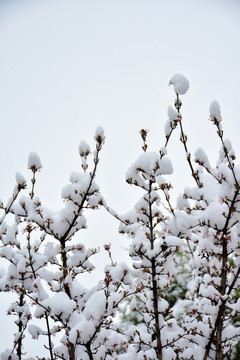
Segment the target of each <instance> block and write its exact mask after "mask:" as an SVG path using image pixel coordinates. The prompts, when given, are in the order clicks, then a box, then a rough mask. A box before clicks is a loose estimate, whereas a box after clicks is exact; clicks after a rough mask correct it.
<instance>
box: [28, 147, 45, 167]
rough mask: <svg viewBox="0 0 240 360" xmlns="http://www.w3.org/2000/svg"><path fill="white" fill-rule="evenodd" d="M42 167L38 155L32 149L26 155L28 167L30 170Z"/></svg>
mask: <svg viewBox="0 0 240 360" xmlns="http://www.w3.org/2000/svg"><path fill="white" fill-rule="evenodd" d="M41 168H42V163H41V160H40V157H39V155H38V154H37V153H36V152H34V151H32V152H31V153H30V154H29V156H28V169H31V170H32V171H37V170H40V169H41Z"/></svg>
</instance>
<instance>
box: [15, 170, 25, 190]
mask: <svg viewBox="0 0 240 360" xmlns="http://www.w3.org/2000/svg"><path fill="white" fill-rule="evenodd" d="M15 178H16V182H17V185H19V186H21V187H22V188H24V187H25V186H26V184H27V182H26V180H25V178H24V176H23V175H22V174H20V172H17V173H16V175H15Z"/></svg>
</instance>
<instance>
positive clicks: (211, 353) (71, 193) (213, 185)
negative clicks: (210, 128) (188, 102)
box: [0, 74, 240, 360]
mask: <svg viewBox="0 0 240 360" xmlns="http://www.w3.org/2000/svg"><path fill="white" fill-rule="evenodd" d="M169 84H170V85H173V87H174V90H175V93H176V100H175V103H174V107H169V109H168V117H169V119H168V121H167V123H166V125H165V135H166V141H165V144H163V147H161V148H160V149H159V150H158V152H150V151H148V144H147V133H148V131H147V130H145V129H142V130H141V131H140V134H141V137H142V140H143V146H142V150H143V152H142V154H141V155H139V157H138V158H137V159H136V161H135V162H134V163H133V164H132V165H131V166H130V167H129V169H128V171H127V175H126V181H127V183H128V184H130V185H132V186H137V187H138V188H140V189H141V190H142V196H141V198H140V199H139V201H138V202H137V203H136V205H135V206H134V207H133V209H132V210H130V211H128V212H127V213H126V214H125V215H119V214H118V213H117V212H116V211H114V210H113V209H111V208H110V207H109V206H108V205H107V202H106V201H105V199H104V198H103V196H102V194H101V192H100V189H99V187H98V185H97V183H96V181H95V177H96V172H97V166H98V163H99V153H100V151H101V149H102V146H103V144H104V142H105V136H104V131H103V129H102V128H100V127H99V128H98V129H97V130H96V133H95V136H94V138H95V143H96V148H95V149H94V151H91V149H90V147H89V145H88V144H87V143H86V142H85V141H82V142H81V143H80V146H79V154H80V157H81V161H82V172H81V173H72V174H71V176H70V181H69V184H67V185H66V186H65V187H64V188H63V190H62V198H63V208H62V209H61V210H59V211H52V210H50V209H48V208H47V207H46V206H44V205H43V204H42V202H41V200H40V199H39V197H38V196H37V195H36V194H35V183H36V175H37V173H38V171H40V169H41V168H42V164H41V161H40V159H39V156H38V155H37V154H36V153H31V154H30V155H29V159H28V168H29V169H30V170H31V172H32V179H31V186H30V187H28V186H27V181H26V180H25V179H24V177H23V176H22V175H21V174H20V173H17V174H16V186H15V188H14V190H13V194H12V196H11V197H10V199H9V201H8V202H7V203H6V204H3V203H2V202H1V203H0V208H1V218H0V241H1V247H0V256H1V257H2V258H3V259H5V262H6V261H7V262H8V264H9V265H8V267H7V268H6V271H5V270H3V269H2V270H1V271H0V290H1V291H2V292H13V293H14V294H15V300H14V301H13V302H12V303H11V304H10V306H9V308H8V314H9V315H11V314H12V315H14V319H15V324H16V332H15V334H14V343H13V346H12V348H11V349H7V350H6V351H4V352H2V354H1V359H27V358H28V359H29V357H28V355H27V354H25V352H24V342H25V341H26V338H25V334H26V332H28V333H29V334H30V335H31V337H32V339H33V341H35V340H37V339H38V338H39V337H45V338H46V343H45V348H46V349H48V354H49V355H48V358H49V359H51V360H53V359H70V360H74V359H79V360H85V359H86V360H113V359H119V360H124V359H129V360H151V359H152V360H155V359H159V360H168V359H169V360H171V359H201V360H207V359H215V360H220V359H234V356H237V355H236V351H237V350H236V349H237V346H238V342H239V336H240V330H239V329H240V328H239V311H240V301H239V299H238V294H239V291H240V228H239V214H240V205H239V203H240V195H239V191H240V186H239V184H240V165H236V164H235V153H234V151H233V149H232V146H231V143H230V141H229V140H226V139H224V136H223V130H222V116H221V110H220V106H219V104H218V103H217V102H216V101H213V102H212V103H211V105H210V120H211V121H212V123H213V124H214V126H216V130H217V135H218V137H219V140H220V152H219V159H218V161H217V164H216V166H215V167H213V166H212V165H211V164H210V162H209V160H208V157H207V154H206V153H205V152H204V150H203V149H198V150H197V151H196V152H195V159H194V161H193V160H192V156H191V153H190V151H189V149H188V144H187V136H186V134H185V132H184V129H183V120H182V114H181V105H182V102H181V99H180V95H183V94H185V93H186V92H187V90H188V88H189V82H188V80H187V79H186V78H185V77H184V76H182V75H180V74H176V75H174V76H173V77H172V79H171V80H170V82H169ZM177 129H179V131H180V140H181V142H182V144H183V147H184V150H185V153H186V160H187V163H188V165H189V169H190V171H189V176H192V177H193V179H194V181H195V187H193V188H186V189H185V191H184V193H183V194H182V195H181V194H180V195H179V197H178V200H177V205H176V206H173V204H172V201H171V196H170V195H171V189H172V185H171V182H170V178H171V174H172V172H173V167H172V164H171V161H170V159H169V158H168V157H167V146H168V144H169V142H170V141H171V135H172V133H173V131H176V130H177ZM90 158H92V164H93V165H92V168H91V166H90V162H89V159H90ZM89 168H91V169H90V170H89ZM100 206H103V207H104V208H105V209H106V210H107V211H108V212H109V213H110V215H111V216H114V217H115V218H116V219H118V221H119V231H120V233H122V234H124V235H126V236H127V237H128V238H129V241H130V245H129V256H130V258H131V259H132V266H133V268H134V269H136V270H135V271H136V274H137V276H136V275H134V273H133V271H132V269H130V268H129V266H127V265H126V264H125V263H123V262H121V261H120V262H119V263H116V262H114V261H113V259H112V256H111V247H110V245H107V244H106V245H105V251H107V252H108V254H109V264H106V266H105V269H104V272H105V275H104V278H103V279H102V281H100V282H99V283H98V284H97V285H96V286H94V287H92V288H91V287H90V288H84V287H83V286H82V285H81V282H80V280H81V274H83V273H85V272H89V273H91V272H92V270H93V269H94V265H93V263H92V258H93V257H94V255H95V254H96V253H97V252H98V251H99V250H98V249H97V248H93V249H87V248H86V247H85V246H84V244H82V243H79V242H78V240H77V237H76V236H75V235H76V233H78V232H79V231H80V230H81V229H85V228H86V224H87V219H86V209H91V210H94V209H97V208H99V207H100ZM110 215H109V221H111V216H110ZM121 312H124V313H125V316H124V321H125V324H123V323H122V321H121ZM134 314H135V315H134ZM38 319H39V320H38ZM37 355H38V354H37V353H36V357H37ZM235 358H237V357H235Z"/></svg>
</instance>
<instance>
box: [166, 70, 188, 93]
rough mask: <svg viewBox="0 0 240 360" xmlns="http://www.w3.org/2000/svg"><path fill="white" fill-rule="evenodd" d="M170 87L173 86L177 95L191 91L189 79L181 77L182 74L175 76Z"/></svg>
mask: <svg viewBox="0 0 240 360" xmlns="http://www.w3.org/2000/svg"><path fill="white" fill-rule="evenodd" d="M168 85H169V86H170V85H173V87H174V91H175V92H176V93H177V94H180V95H184V94H186V92H187V91H188V89H189V81H188V79H187V78H186V77H185V76H183V75H181V74H175V75H173V77H172V78H171V79H170V81H169V84H168Z"/></svg>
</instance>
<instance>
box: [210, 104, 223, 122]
mask: <svg viewBox="0 0 240 360" xmlns="http://www.w3.org/2000/svg"><path fill="white" fill-rule="evenodd" d="M209 112H210V119H211V120H214V119H216V120H217V122H220V121H222V116H221V109H220V105H219V103H218V102H217V100H214V101H212V102H211V104H210V107H209Z"/></svg>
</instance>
